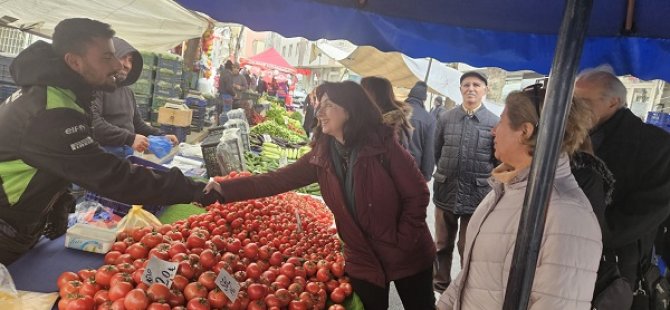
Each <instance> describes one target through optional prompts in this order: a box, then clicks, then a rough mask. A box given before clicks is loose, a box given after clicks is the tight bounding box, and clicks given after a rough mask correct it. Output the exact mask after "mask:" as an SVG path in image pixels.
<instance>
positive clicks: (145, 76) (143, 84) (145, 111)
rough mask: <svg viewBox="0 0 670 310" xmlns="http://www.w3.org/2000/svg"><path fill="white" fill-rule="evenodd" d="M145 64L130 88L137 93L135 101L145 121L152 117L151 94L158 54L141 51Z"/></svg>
mask: <svg viewBox="0 0 670 310" xmlns="http://www.w3.org/2000/svg"><path fill="white" fill-rule="evenodd" d="M140 54H141V55H142V60H143V61H144V66H143V67H142V73H141V74H140V77H139V78H138V79H137V82H135V84H133V85H131V86H130V88H131V89H132V90H133V92H134V93H135V102H137V109H138V111H139V112H140V114H141V115H142V119H143V120H144V121H149V120H150V119H151V96H152V93H153V80H154V74H155V71H154V68H155V67H156V55H155V54H154V53H150V52H141V53H140Z"/></svg>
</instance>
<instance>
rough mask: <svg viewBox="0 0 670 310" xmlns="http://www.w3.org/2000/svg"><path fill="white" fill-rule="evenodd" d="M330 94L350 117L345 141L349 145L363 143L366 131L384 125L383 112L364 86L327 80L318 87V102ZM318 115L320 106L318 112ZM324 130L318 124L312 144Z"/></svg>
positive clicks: (345, 126) (346, 124)
mask: <svg viewBox="0 0 670 310" xmlns="http://www.w3.org/2000/svg"><path fill="white" fill-rule="evenodd" d="M325 94H328V98H330V100H331V101H332V102H333V103H335V104H337V105H338V106H340V107H342V108H343V109H344V110H345V111H347V114H349V119H347V121H346V122H345V123H344V143H345V145H346V146H348V147H356V146H359V145H361V144H362V143H363V142H364V140H365V137H366V136H367V135H366V133H369V132H373V131H375V130H377V128H378V127H379V126H382V114H381V111H380V110H379V108H378V107H377V105H375V104H374V103H373V102H372V100H371V99H370V97H369V96H368V94H367V93H366V92H365V90H363V87H361V86H360V85H358V84H356V83H355V82H351V81H346V82H341V83H332V82H326V83H323V84H321V85H319V87H317V88H316V99H317V102H321V100H322V98H323V95H325ZM315 114H316V115H318V106H317V113H315ZM321 136H323V132H322V131H321V124H320V123H319V124H317V126H316V129H315V130H314V139H313V140H312V144H313V145H314V144H316V141H318V140H319V139H320V138H321Z"/></svg>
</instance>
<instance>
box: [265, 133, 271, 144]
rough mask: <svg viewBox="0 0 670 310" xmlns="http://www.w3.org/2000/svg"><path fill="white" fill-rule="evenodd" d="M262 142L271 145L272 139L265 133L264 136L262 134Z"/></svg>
mask: <svg viewBox="0 0 670 310" xmlns="http://www.w3.org/2000/svg"><path fill="white" fill-rule="evenodd" d="M263 141H264V142H268V143H272V137H270V135H269V134H266V133H265V134H263Z"/></svg>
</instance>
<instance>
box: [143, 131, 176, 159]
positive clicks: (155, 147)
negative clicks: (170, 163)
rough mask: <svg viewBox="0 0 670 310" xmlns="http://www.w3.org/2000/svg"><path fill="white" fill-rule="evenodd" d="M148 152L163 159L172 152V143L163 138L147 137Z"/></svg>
mask: <svg viewBox="0 0 670 310" xmlns="http://www.w3.org/2000/svg"><path fill="white" fill-rule="evenodd" d="M149 151H151V153H154V155H156V157H158V158H163V157H165V156H167V155H168V154H170V152H171V151H172V142H170V139H168V138H166V137H164V136H149Z"/></svg>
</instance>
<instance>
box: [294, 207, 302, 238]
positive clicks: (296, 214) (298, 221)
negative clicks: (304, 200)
mask: <svg viewBox="0 0 670 310" xmlns="http://www.w3.org/2000/svg"><path fill="white" fill-rule="evenodd" d="M295 220H296V222H297V224H298V233H299V234H302V219H301V218H300V213H298V210H295Z"/></svg>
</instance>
